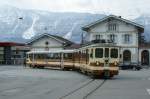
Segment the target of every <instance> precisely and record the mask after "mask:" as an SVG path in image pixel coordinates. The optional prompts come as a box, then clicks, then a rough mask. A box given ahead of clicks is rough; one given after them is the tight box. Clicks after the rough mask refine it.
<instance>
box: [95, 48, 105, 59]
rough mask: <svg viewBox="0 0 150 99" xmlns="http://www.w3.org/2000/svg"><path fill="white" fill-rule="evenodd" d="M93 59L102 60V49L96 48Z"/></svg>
mask: <svg viewBox="0 0 150 99" xmlns="http://www.w3.org/2000/svg"><path fill="white" fill-rule="evenodd" d="M95 57H96V58H102V57H103V49H102V48H96V49H95Z"/></svg>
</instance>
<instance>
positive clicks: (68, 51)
mask: <svg viewBox="0 0 150 99" xmlns="http://www.w3.org/2000/svg"><path fill="white" fill-rule="evenodd" d="M72 52H75V50H55V51H54V50H53V51H30V52H27V54H31V53H35V54H36V53H39V54H44V53H72Z"/></svg>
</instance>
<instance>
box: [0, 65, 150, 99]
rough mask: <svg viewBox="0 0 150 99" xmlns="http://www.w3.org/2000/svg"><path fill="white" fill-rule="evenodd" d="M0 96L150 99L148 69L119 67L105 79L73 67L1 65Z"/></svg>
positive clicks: (21, 98) (7, 98)
mask: <svg viewBox="0 0 150 99" xmlns="http://www.w3.org/2000/svg"><path fill="white" fill-rule="evenodd" d="M0 99H150V69H142V70H140V71H133V70H121V71H120V73H119V75H118V76H115V77H114V78H112V79H107V80H104V79H92V78H90V77H88V76H86V75H83V74H81V73H78V72H75V71H61V70H50V69H30V68H25V67H23V66H0Z"/></svg>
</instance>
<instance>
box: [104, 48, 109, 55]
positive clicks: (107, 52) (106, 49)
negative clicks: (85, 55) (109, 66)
mask: <svg viewBox="0 0 150 99" xmlns="http://www.w3.org/2000/svg"><path fill="white" fill-rule="evenodd" d="M105 57H109V48H105Z"/></svg>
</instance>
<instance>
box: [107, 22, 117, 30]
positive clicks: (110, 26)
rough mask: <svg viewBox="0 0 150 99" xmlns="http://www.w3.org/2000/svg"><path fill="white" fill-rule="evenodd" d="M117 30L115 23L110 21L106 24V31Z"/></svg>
mask: <svg viewBox="0 0 150 99" xmlns="http://www.w3.org/2000/svg"><path fill="white" fill-rule="evenodd" d="M116 30H117V24H115V23H110V24H108V31H116Z"/></svg>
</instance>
